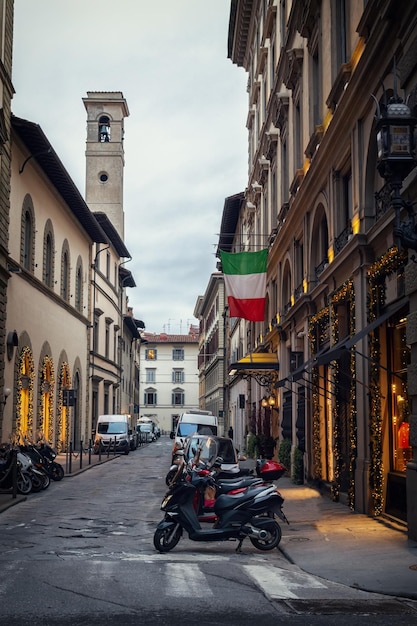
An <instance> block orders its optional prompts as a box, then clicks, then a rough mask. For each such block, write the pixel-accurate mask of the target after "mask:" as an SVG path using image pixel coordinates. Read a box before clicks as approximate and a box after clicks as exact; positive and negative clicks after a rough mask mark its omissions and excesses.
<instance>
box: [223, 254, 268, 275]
mask: <svg viewBox="0 0 417 626" xmlns="http://www.w3.org/2000/svg"><path fill="white" fill-rule="evenodd" d="M220 259H221V262H222V269H223V274H240V275H242V274H262V273H264V272H266V264H267V259H268V249H267V248H265V249H264V250H259V251H258V252H223V251H220Z"/></svg>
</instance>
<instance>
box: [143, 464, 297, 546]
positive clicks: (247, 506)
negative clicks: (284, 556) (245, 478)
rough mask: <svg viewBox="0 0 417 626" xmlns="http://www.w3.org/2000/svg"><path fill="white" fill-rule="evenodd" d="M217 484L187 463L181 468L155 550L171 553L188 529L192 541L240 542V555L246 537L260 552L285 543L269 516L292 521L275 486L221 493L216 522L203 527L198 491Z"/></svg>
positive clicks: (165, 508)
mask: <svg viewBox="0 0 417 626" xmlns="http://www.w3.org/2000/svg"><path fill="white" fill-rule="evenodd" d="M213 482H214V481H213V478H212V477H211V476H210V475H209V476H201V475H199V473H198V471H196V470H195V469H190V468H187V467H186V466H185V464H184V466H183V467H179V469H178V472H177V475H176V477H175V479H174V480H173V481H172V483H171V487H170V488H169V490H168V492H167V494H166V495H165V497H164V499H163V500H162V503H161V510H162V511H164V513H165V515H164V519H163V520H162V521H161V522H160V523H159V524H158V526H157V528H156V531H155V534H154V538H153V544H154V547H155V549H156V550H158V552H169V551H170V550H172V549H173V548H174V547H175V546H176V545H177V544H178V542H179V540H180V539H181V537H182V534H183V531H184V530H185V531H186V532H187V533H188V537H189V539H191V541H204V542H206V541H229V540H232V541H238V542H239V543H238V546H237V548H236V552H241V546H242V543H243V541H244V539H245V538H246V537H249V540H250V542H251V543H252V545H254V546H255V547H256V548H257V549H258V550H261V551H267V550H273V549H274V548H276V547H277V546H278V544H279V542H280V541H281V536H282V531H281V527H280V525H279V524H278V522H277V521H276V520H275V519H274V518H273V517H269V514H270V513H271V512H273V513H274V514H275V515H277V517H279V518H280V519H281V520H282V521H284V522H286V523H288V520H287V518H286V517H285V514H284V512H283V511H282V505H283V503H284V498H283V497H282V496H281V494H280V493H279V491H278V489H277V488H276V487H275V485H273V484H259V485H253V486H252V487H247V488H246V489H244V490H243V491H240V492H239V493H238V494H235V495H230V494H227V495H226V494H221V495H220V496H218V498H217V499H216V500H215V503H214V507H213V510H214V513H215V515H216V517H217V519H216V522H215V523H214V525H213V526H212V527H211V528H209V529H207V530H206V529H203V528H202V527H201V525H200V522H199V520H198V515H197V513H196V510H195V508H194V504H193V500H194V496H195V491H196V490H197V489H205V487H206V486H207V485H210V484H213Z"/></svg>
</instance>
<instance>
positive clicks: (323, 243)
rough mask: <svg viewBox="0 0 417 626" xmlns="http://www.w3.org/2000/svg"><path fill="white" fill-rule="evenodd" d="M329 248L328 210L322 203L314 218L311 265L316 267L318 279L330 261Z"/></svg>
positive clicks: (316, 277)
mask: <svg viewBox="0 0 417 626" xmlns="http://www.w3.org/2000/svg"><path fill="white" fill-rule="evenodd" d="M313 242H314V244H313ZM328 249H329V231H328V226H327V217H326V211H325V210H324V207H323V205H320V206H319V207H318V209H317V212H316V216H315V218H314V227H313V231H312V246H311V259H312V263H311V266H312V268H314V272H315V279H316V280H318V278H319V276H320V274H321V273H322V271H323V270H324V269H325V268H326V267H327V264H328V262H329V258H328Z"/></svg>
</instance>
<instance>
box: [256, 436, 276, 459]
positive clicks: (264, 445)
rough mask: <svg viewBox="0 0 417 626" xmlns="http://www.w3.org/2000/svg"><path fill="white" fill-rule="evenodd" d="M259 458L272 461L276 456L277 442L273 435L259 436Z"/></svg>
mask: <svg viewBox="0 0 417 626" xmlns="http://www.w3.org/2000/svg"><path fill="white" fill-rule="evenodd" d="M258 439H259V444H258V449H259V456H260V457H261V458H263V459H272V457H273V456H274V452H275V448H276V445H277V440H276V439H274V437H271V435H259V436H258Z"/></svg>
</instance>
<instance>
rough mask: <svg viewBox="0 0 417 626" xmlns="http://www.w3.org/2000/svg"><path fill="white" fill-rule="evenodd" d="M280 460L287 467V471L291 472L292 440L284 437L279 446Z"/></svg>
mask: <svg viewBox="0 0 417 626" xmlns="http://www.w3.org/2000/svg"><path fill="white" fill-rule="evenodd" d="M278 460H279V462H280V463H282V465H283V466H284V467H286V468H287V472H288V473H289V472H290V468H291V440H290V439H283V440H282V441H281V443H280V444H279V448H278Z"/></svg>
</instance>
